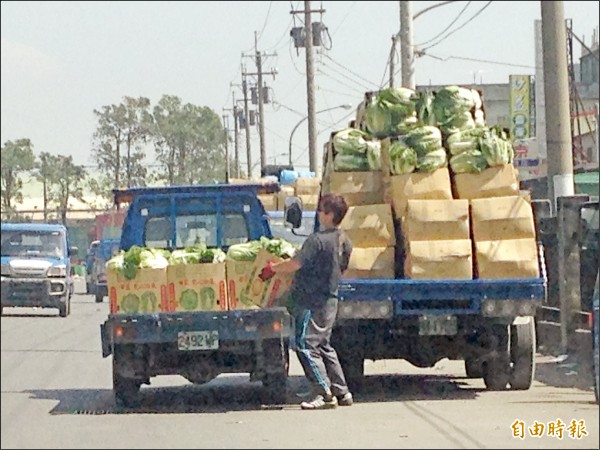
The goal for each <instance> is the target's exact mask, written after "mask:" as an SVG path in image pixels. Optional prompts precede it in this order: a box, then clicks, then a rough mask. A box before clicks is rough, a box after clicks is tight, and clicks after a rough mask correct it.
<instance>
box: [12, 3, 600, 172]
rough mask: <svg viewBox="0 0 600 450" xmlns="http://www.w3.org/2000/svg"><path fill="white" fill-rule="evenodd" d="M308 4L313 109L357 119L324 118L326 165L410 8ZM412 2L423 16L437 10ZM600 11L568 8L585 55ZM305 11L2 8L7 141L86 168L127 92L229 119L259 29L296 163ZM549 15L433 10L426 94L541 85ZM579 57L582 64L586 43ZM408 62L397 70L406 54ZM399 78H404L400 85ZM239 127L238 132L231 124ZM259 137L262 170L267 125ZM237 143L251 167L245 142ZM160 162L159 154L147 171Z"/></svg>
mask: <svg viewBox="0 0 600 450" xmlns="http://www.w3.org/2000/svg"><path fill="white" fill-rule="evenodd" d="M311 3H312V4H311V7H312V9H324V10H325V12H324V13H323V14H318V13H317V14H313V17H312V20H313V22H322V23H323V24H324V25H325V26H326V27H327V30H328V34H329V36H330V38H331V39H330V40H329V39H326V40H325V44H326V45H324V46H321V47H315V57H314V60H315V99H316V106H315V108H316V110H317V111H322V110H325V109H328V108H335V107H336V106H339V105H342V104H348V103H349V104H351V105H352V109H351V110H349V111H347V110H344V109H342V108H335V109H333V110H332V111H328V112H322V113H319V114H317V119H318V121H317V132H318V136H317V157H318V160H319V161H321V150H322V148H323V144H324V143H325V142H326V141H327V139H328V138H329V134H330V133H331V132H332V131H335V130H338V129H341V128H343V127H345V126H346V125H347V123H348V121H349V120H350V119H352V118H353V117H354V114H355V109H356V106H357V105H358V103H359V102H360V101H361V100H362V98H363V95H364V93H365V92H366V91H372V90H377V89H379V88H380V87H382V86H385V85H387V82H388V79H389V75H388V73H387V71H386V66H387V62H388V57H389V53H390V47H391V36H392V35H393V34H395V33H396V32H398V30H399V28H400V24H399V2H398V1H389V2H383V1H369V2H366V1H335V2H333V1H323V2H316V1H313V2H311ZM411 3H412V13H413V15H414V14H416V13H418V12H419V11H421V10H423V9H425V8H427V7H429V6H431V5H434V4H439V3H440V2H439V1H436V2H431V1H424V2H422V1H419V2H416V1H413V2H411ZM488 3H489V5H488ZM467 5H468V6H467ZM486 5H487V7H486ZM598 5H599V2H598V1H589V2H588V1H565V2H564V9H565V18H566V19H571V20H572V26H573V31H574V33H575V34H576V35H577V36H578V37H580V38H582V39H584V40H585V43H586V44H587V45H589V44H590V43H591V36H592V32H593V30H594V29H597V27H598V17H599V11H598V9H599V8H598ZM303 7H304V2H298V1H294V2H291V3H290V2H284V1H278V2H268V1H252V2H236V1H227V2H225V1H201V2H177V1H169V2H162V1H153V2H144V1H136V2H122V1H119V2H116V1H115V2H111V1H102V2H77V1H70V2H58V1H47V2H26V1H18V2H17V1H2V2H1V14H0V19H1V35H2V48H1V52H0V55H1V58H2V59H1V61H2V63H1V68H2V73H1V84H2V86H1V88H2V90H1V106H2V108H1V120H2V122H1V141H2V144H4V143H5V142H6V141H8V140H13V141H14V140H16V139H20V138H29V139H31V141H32V142H33V145H34V152H35V154H36V155H39V154H40V153H41V152H43V151H46V152H50V153H53V154H63V155H72V156H73V158H74V160H75V163H76V164H82V165H86V166H88V165H93V161H92V159H91V157H90V150H91V148H92V134H93V133H94V131H95V129H96V125H97V122H96V120H95V116H94V114H93V110H94V109H98V110H99V109H101V108H102V106H104V105H109V104H113V103H114V104H118V103H120V102H121V101H122V99H123V97H124V96H130V97H140V96H143V97H148V98H149V99H150V100H151V103H152V105H155V104H156V103H157V102H158V100H159V99H160V98H161V97H162V96H163V95H165V94H168V95H176V96H178V97H180V98H181V100H182V101H183V102H184V103H192V104H194V105H199V106H208V107H210V108H212V109H213V110H214V111H215V112H216V113H217V114H218V115H219V116H221V115H223V114H229V115H231V113H230V112H227V111H223V108H229V109H231V108H232V105H233V103H232V102H233V96H234V95H235V98H236V99H241V98H242V91H241V89H240V88H239V87H236V86H235V85H239V84H241V79H242V78H241V71H242V66H245V71H246V72H256V71H257V70H256V65H255V60H254V41H255V32H256V33H257V35H258V50H260V51H262V52H263V55H264V56H263V71H270V70H271V69H272V68H276V69H277V75H276V76H275V77H274V78H273V77H272V76H271V75H265V76H264V80H265V81H266V82H267V85H268V86H269V87H270V88H271V89H272V99H273V100H274V101H275V102H276V103H275V102H273V103H270V104H266V105H265V121H264V123H265V148H266V153H267V159H268V162H269V163H274V162H275V161H276V162H277V163H279V164H285V163H287V159H288V158H287V155H288V147H289V140H290V135H291V133H292V130H293V129H294V127H295V125H296V124H297V123H298V122H299V121H300V120H301V119H302V118H303V117H305V116H306V115H307V100H306V99H307V94H306V77H305V74H306V59H305V49H304V48H300V49H298V50H297V49H296V48H295V47H294V45H293V41H292V38H291V37H290V30H291V29H292V28H293V27H300V26H303V22H304V15H303V14H295V15H293V14H291V13H290V11H291V10H292V9H294V10H303ZM465 8H466V9H465ZM463 9H464V12H462V14H461V11H462V10H463ZM474 16H475V17H474ZM457 17H458V19H457ZM540 18H541V13H540V2H539V1H519V2H500V1H494V2H487V1H474V2H466V1H456V2H453V3H450V4H447V5H443V6H440V7H438V8H435V9H432V10H430V11H427V12H426V13H424V14H423V15H421V16H419V17H418V18H417V19H416V20H415V21H414V24H413V32H414V37H413V43H414V44H415V45H416V46H417V48H420V49H423V48H424V47H428V46H431V48H428V49H427V50H426V52H427V55H426V56H423V57H421V58H418V59H417V60H416V62H415V66H414V67H415V76H416V83H417V85H421V84H458V85H460V84H470V83H473V80H475V81H476V82H478V83H479V82H482V83H484V84H486V83H507V82H508V77H509V75H511V74H531V75H533V74H534V64H535V61H534V51H535V44H534V21H535V20H536V19H540ZM452 22H455V23H454V24H453V25H452V26H450V25H451V24H452ZM449 26H450V27H449ZM448 27H449V28H448ZM446 28H448V29H447V31H446V32H445V33H443V34H440V33H442V32H443V31H444V30H445V29H446ZM457 28H460V29H459V30H458V31H455V32H453V31H454V30H456V29H457ZM448 33H451V34H450V35H449V36H447V37H445V38H443V37H444V36H445V35H446V34H448ZM574 53H575V57H576V60H578V59H579V56H580V55H581V46H580V45H579V43H577V42H576V41H575V42H574ZM242 55H245V56H242ZM397 58H398V59H397V62H396V69H397V70H399V69H400V61H399V47H398V55H397ZM459 58H463V59H459ZM464 58H467V59H464ZM474 60H476V61H474ZM400 78H401V77H400V72H398V73H397V75H396V78H395V80H396V84H397V85H399V84H400ZM253 79H254V80H255V79H256V77H253ZM252 82H253V81H252V77H249V83H252ZM232 85H233V86H232ZM255 108H256V109H258V107H257V106H255ZM229 123H230V128H233V121H232V118H231V117H230V119H229ZM307 134H308V127H307V124H306V121H305V123H304V124H302V126H300V127H299V128H298V130H297V131H296V132H295V133H294V135H293V141H292V144H293V161H294V164H295V166H296V167H297V168H298V169H300V170H307V168H308V144H307ZM251 136H252V139H251V151H252V161H253V163H257V162H258V161H259V159H260V147H259V138H258V136H259V134H258V128H256V127H254V128H252V129H251ZM239 139H240V144H239V145H240V147H239V153H240V159H241V162H242V167H243V168H245V161H246V158H245V155H246V147H245V136H244V133H243V132H241V133H240V135H239ZM230 149H231V151H232V152H233V143H232V144H231V145H230ZM153 162H154V161H153V153H152V152H149V153H148V156H147V163H148V164H152V163H153ZM90 170H93V168H90ZM256 171H258V168H257V169H256ZM255 175H256V173H255Z"/></svg>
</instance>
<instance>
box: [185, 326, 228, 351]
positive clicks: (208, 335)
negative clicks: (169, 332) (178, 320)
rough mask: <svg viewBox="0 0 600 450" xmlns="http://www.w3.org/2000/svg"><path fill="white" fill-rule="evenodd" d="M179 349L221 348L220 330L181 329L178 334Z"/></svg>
mask: <svg viewBox="0 0 600 450" xmlns="http://www.w3.org/2000/svg"><path fill="white" fill-rule="evenodd" d="M177 347H179V350H215V349H217V348H219V332H218V331H217V330H211V331H180V332H179V333H178V334H177Z"/></svg>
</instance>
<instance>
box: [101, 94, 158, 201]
mask: <svg viewBox="0 0 600 450" xmlns="http://www.w3.org/2000/svg"><path fill="white" fill-rule="evenodd" d="M149 108H150V100H149V99H147V98H145V97H139V98H137V99H135V98H132V97H124V98H123V102H122V103H120V104H118V105H114V104H113V105H106V106H103V107H102V108H101V110H100V111H98V110H94V114H95V115H96V117H97V119H98V126H97V128H96V131H95V132H94V136H93V140H94V148H93V149H92V158H93V159H94V160H95V162H96V163H97V164H98V168H99V169H100V171H101V172H102V173H103V174H104V175H106V177H107V178H108V179H110V180H111V184H112V186H103V188H105V189H106V188H108V190H110V188H120V187H132V186H144V185H145V184H146V183H145V178H146V172H147V171H146V168H145V167H144V165H143V162H144V158H145V156H146V155H145V150H144V145H145V144H146V141H147V139H148V138H149V136H150V130H151V127H152V116H151V114H150V113H149Z"/></svg>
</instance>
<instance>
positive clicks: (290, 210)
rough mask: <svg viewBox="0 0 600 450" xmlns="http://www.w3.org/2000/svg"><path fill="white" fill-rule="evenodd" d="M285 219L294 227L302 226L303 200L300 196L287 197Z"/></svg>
mask: <svg viewBox="0 0 600 450" xmlns="http://www.w3.org/2000/svg"><path fill="white" fill-rule="evenodd" d="M284 217H285V221H286V222H287V223H289V224H291V225H292V228H300V225H302V200H301V199H300V198H299V197H293V196H290V197H287V198H286V199H285V205H284Z"/></svg>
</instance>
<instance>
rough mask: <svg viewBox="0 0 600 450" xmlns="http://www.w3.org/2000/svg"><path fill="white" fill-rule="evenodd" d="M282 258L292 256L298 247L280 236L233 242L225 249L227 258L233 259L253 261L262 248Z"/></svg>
mask: <svg viewBox="0 0 600 450" xmlns="http://www.w3.org/2000/svg"><path fill="white" fill-rule="evenodd" d="M263 248H264V249H267V250H268V251H269V253H271V254H273V255H276V256H279V257H280V258H283V259H289V258H293V257H294V256H295V255H296V252H297V251H298V247H297V246H296V245H294V244H292V243H291V242H288V241H286V240H285V239H281V238H272V239H269V238H267V237H264V236H263V237H261V238H260V239H259V240H257V241H249V242H245V243H243V244H234V245H231V246H230V247H229V249H228V250H227V258H228V259H232V260H234V261H254V260H255V259H256V256H257V255H258V253H259V252H260V251H261V250H262V249H263Z"/></svg>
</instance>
